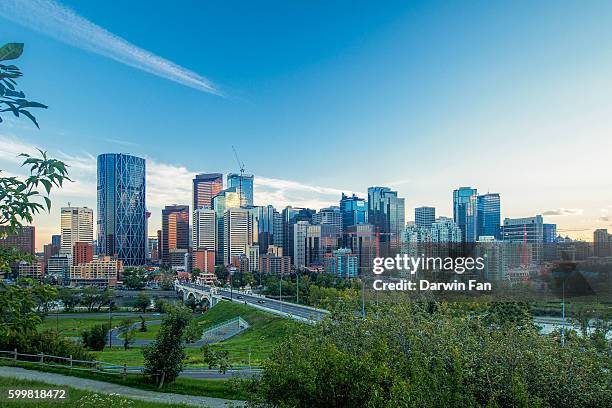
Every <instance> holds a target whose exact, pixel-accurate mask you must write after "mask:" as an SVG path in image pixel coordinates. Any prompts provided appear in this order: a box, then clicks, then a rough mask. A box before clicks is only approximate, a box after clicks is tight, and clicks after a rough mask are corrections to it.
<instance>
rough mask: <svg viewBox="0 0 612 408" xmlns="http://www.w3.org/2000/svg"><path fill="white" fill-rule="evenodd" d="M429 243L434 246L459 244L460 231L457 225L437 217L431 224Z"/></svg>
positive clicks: (450, 220)
mask: <svg viewBox="0 0 612 408" xmlns="http://www.w3.org/2000/svg"><path fill="white" fill-rule="evenodd" d="M430 235H431V242H432V243H435V244H447V243H455V244H457V243H460V242H462V231H461V228H460V227H459V225H458V224H457V223H456V222H455V221H454V220H453V219H452V218H448V217H438V218H436V220H435V221H434V223H433V224H431V234H430Z"/></svg>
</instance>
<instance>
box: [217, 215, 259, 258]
mask: <svg viewBox="0 0 612 408" xmlns="http://www.w3.org/2000/svg"><path fill="white" fill-rule="evenodd" d="M223 219H224V220H223V235H224V239H223V261H224V263H225V264H226V265H228V264H231V263H232V261H233V258H235V257H240V256H243V255H244V256H246V255H247V247H248V246H250V245H253V236H254V231H255V232H256V228H257V226H256V225H255V223H254V216H253V213H252V212H250V211H249V210H247V209H244V208H228V209H227V210H225V213H224V215H223Z"/></svg>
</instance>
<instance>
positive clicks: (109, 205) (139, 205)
mask: <svg viewBox="0 0 612 408" xmlns="http://www.w3.org/2000/svg"><path fill="white" fill-rule="evenodd" d="M145 195H146V191H145V160H144V159H142V158H140V157H135V156H130V155H127V154H119V153H106V154H101V155H99V156H98V220H97V224H98V253H99V254H102V255H111V256H114V255H116V256H117V257H118V259H120V260H121V261H123V263H124V265H144V264H145V262H146V253H147V250H146V247H147V228H146V225H147V223H146V210H145Z"/></svg>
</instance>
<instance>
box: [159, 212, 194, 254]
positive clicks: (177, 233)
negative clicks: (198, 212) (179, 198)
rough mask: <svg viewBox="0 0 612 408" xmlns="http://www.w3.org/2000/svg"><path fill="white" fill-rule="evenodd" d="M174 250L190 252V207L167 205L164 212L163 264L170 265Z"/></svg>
mask: <svg viewBox="0 0 612 408" xmlns="http://www.w3.org/2000/svg"><path fill="white" fill-rule="evenodd" d="M172 250H189V206H188V205H167V206H166V207H164V209H163V210H162V254H161V260H162V263H163V264H166V265H169V264H170V262H171V256H170V252H171V251H172ZM172 266H178V265H172Z"/></svg>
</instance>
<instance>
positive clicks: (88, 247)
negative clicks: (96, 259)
mask: <svg viewBox="0 0 612 408" xmlns="http://www.w3.org/2000/svg"><path fill="white" fill-rule="evenodd" d="M91 261H93V245H92V244H91V243H89V242H75V243H74V248H73V249H72V265H80V264H84V263H88V262H91Z"/></svg>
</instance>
